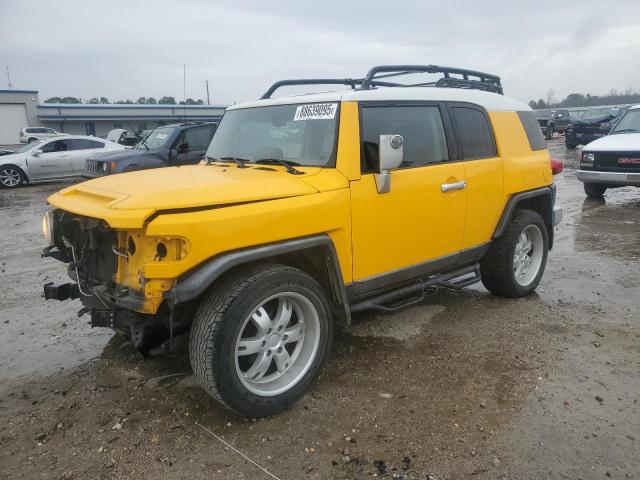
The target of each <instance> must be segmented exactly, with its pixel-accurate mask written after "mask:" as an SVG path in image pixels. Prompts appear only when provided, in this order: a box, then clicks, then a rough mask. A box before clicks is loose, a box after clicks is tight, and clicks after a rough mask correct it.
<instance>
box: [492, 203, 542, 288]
mask: <svg viewBox="0 0 640 480" xmlns="http://www.w3.org/2000/svg"><path fill="white" fill-rule="evenodd" d="M548 249H549V237H548V233H547V226H546V225H545V223H544V220H542V217H541V216H540V215H539V214H538V213H536V212H533V211H531V210H518V211H516V214H515V215H514V217H513V219H512V220H511V222H510V223H509V226H508V227H507V229H506V231H505V232H504V234H503V235H502V236H501V237H500V238H498V239H497V240H495V241H494V242H493V244H492V245H491V247H490V248H489V251H488V252H487V254H486V255H485V257H484V258H483V259H482V262H481V263H480V273H481V278H482V283H483V285H484V286H485V287H486V288H487V290H489V291H490V292H491V293H493V294H495V295H501V296H504V297H511V298H518V297H524V296H525V295H529V294H530V293H532V292H533V291H534V290H535V289H536V287H537V286H538V284H539V283H540V279H541V278H542V274H543V273H544V269H545V266H546V264H547V253H548Z"/></svg>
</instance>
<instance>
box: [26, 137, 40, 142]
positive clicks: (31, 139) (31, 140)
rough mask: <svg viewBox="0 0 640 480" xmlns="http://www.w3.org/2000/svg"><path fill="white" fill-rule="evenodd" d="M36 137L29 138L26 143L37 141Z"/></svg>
mask: <svg viewBox="0 0 640 480" xmlns="http://www.w3.org/2000/svg"><path fill="white" fill-rule="evenodd" d="M37 141H38V139H37V138H33V137H32V138H30V139H29V140H27V143H33V142H37Z"/></svg>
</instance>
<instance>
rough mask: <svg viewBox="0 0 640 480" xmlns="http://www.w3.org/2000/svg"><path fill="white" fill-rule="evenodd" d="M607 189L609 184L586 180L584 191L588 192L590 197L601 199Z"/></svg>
mask: <svg viewBox="0 0 640 480" xmlns="http://www.w3.org/2000/svg"><path fill="white" fill-rule="evenodd" d="M606 190H607V186H606V185H604V184H602V183H590V182H584V193H586V194H587V197H589V198H598V199H601V198H602V197H603V196H604V192H605V191H606Z"/></svg>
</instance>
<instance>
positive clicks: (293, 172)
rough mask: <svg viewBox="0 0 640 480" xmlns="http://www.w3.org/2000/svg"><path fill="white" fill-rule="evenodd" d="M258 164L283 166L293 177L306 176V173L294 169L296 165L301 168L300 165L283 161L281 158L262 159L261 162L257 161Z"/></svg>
mask: <svg viewBox="0 0 640 480" xmlns="http://www.w3.org/2000/svg"><path fill="white" fill-rule="evenodd" d="M256 163H264V164H271V165H282V166H283V167H284V168H286V169H287V172H289V173H290V174H291V175H304V172H301V171H300V170H297V169H295V168H294V167H293V166H294V165H298V166H299V165H300V164H299V163H296V162H292V161H290V160H282V159H280V158H261V159H260V160H256Z"/></svg>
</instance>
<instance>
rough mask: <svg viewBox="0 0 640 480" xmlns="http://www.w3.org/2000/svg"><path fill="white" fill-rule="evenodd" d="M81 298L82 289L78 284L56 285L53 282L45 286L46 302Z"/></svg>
mask: <svg viewBox="0 0 640 480" xmlns="http://www.w3.org/2000/svg"><path fill="white" fill-rule="evenodd" d="M79 296H80V289H79V288H78V284H77V283H64V284H62V285H54V284H53V282H49V283H46V284H45V285H44V298H45V299H46V300H68V299H74V298H78V297H79Z"/></svg>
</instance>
